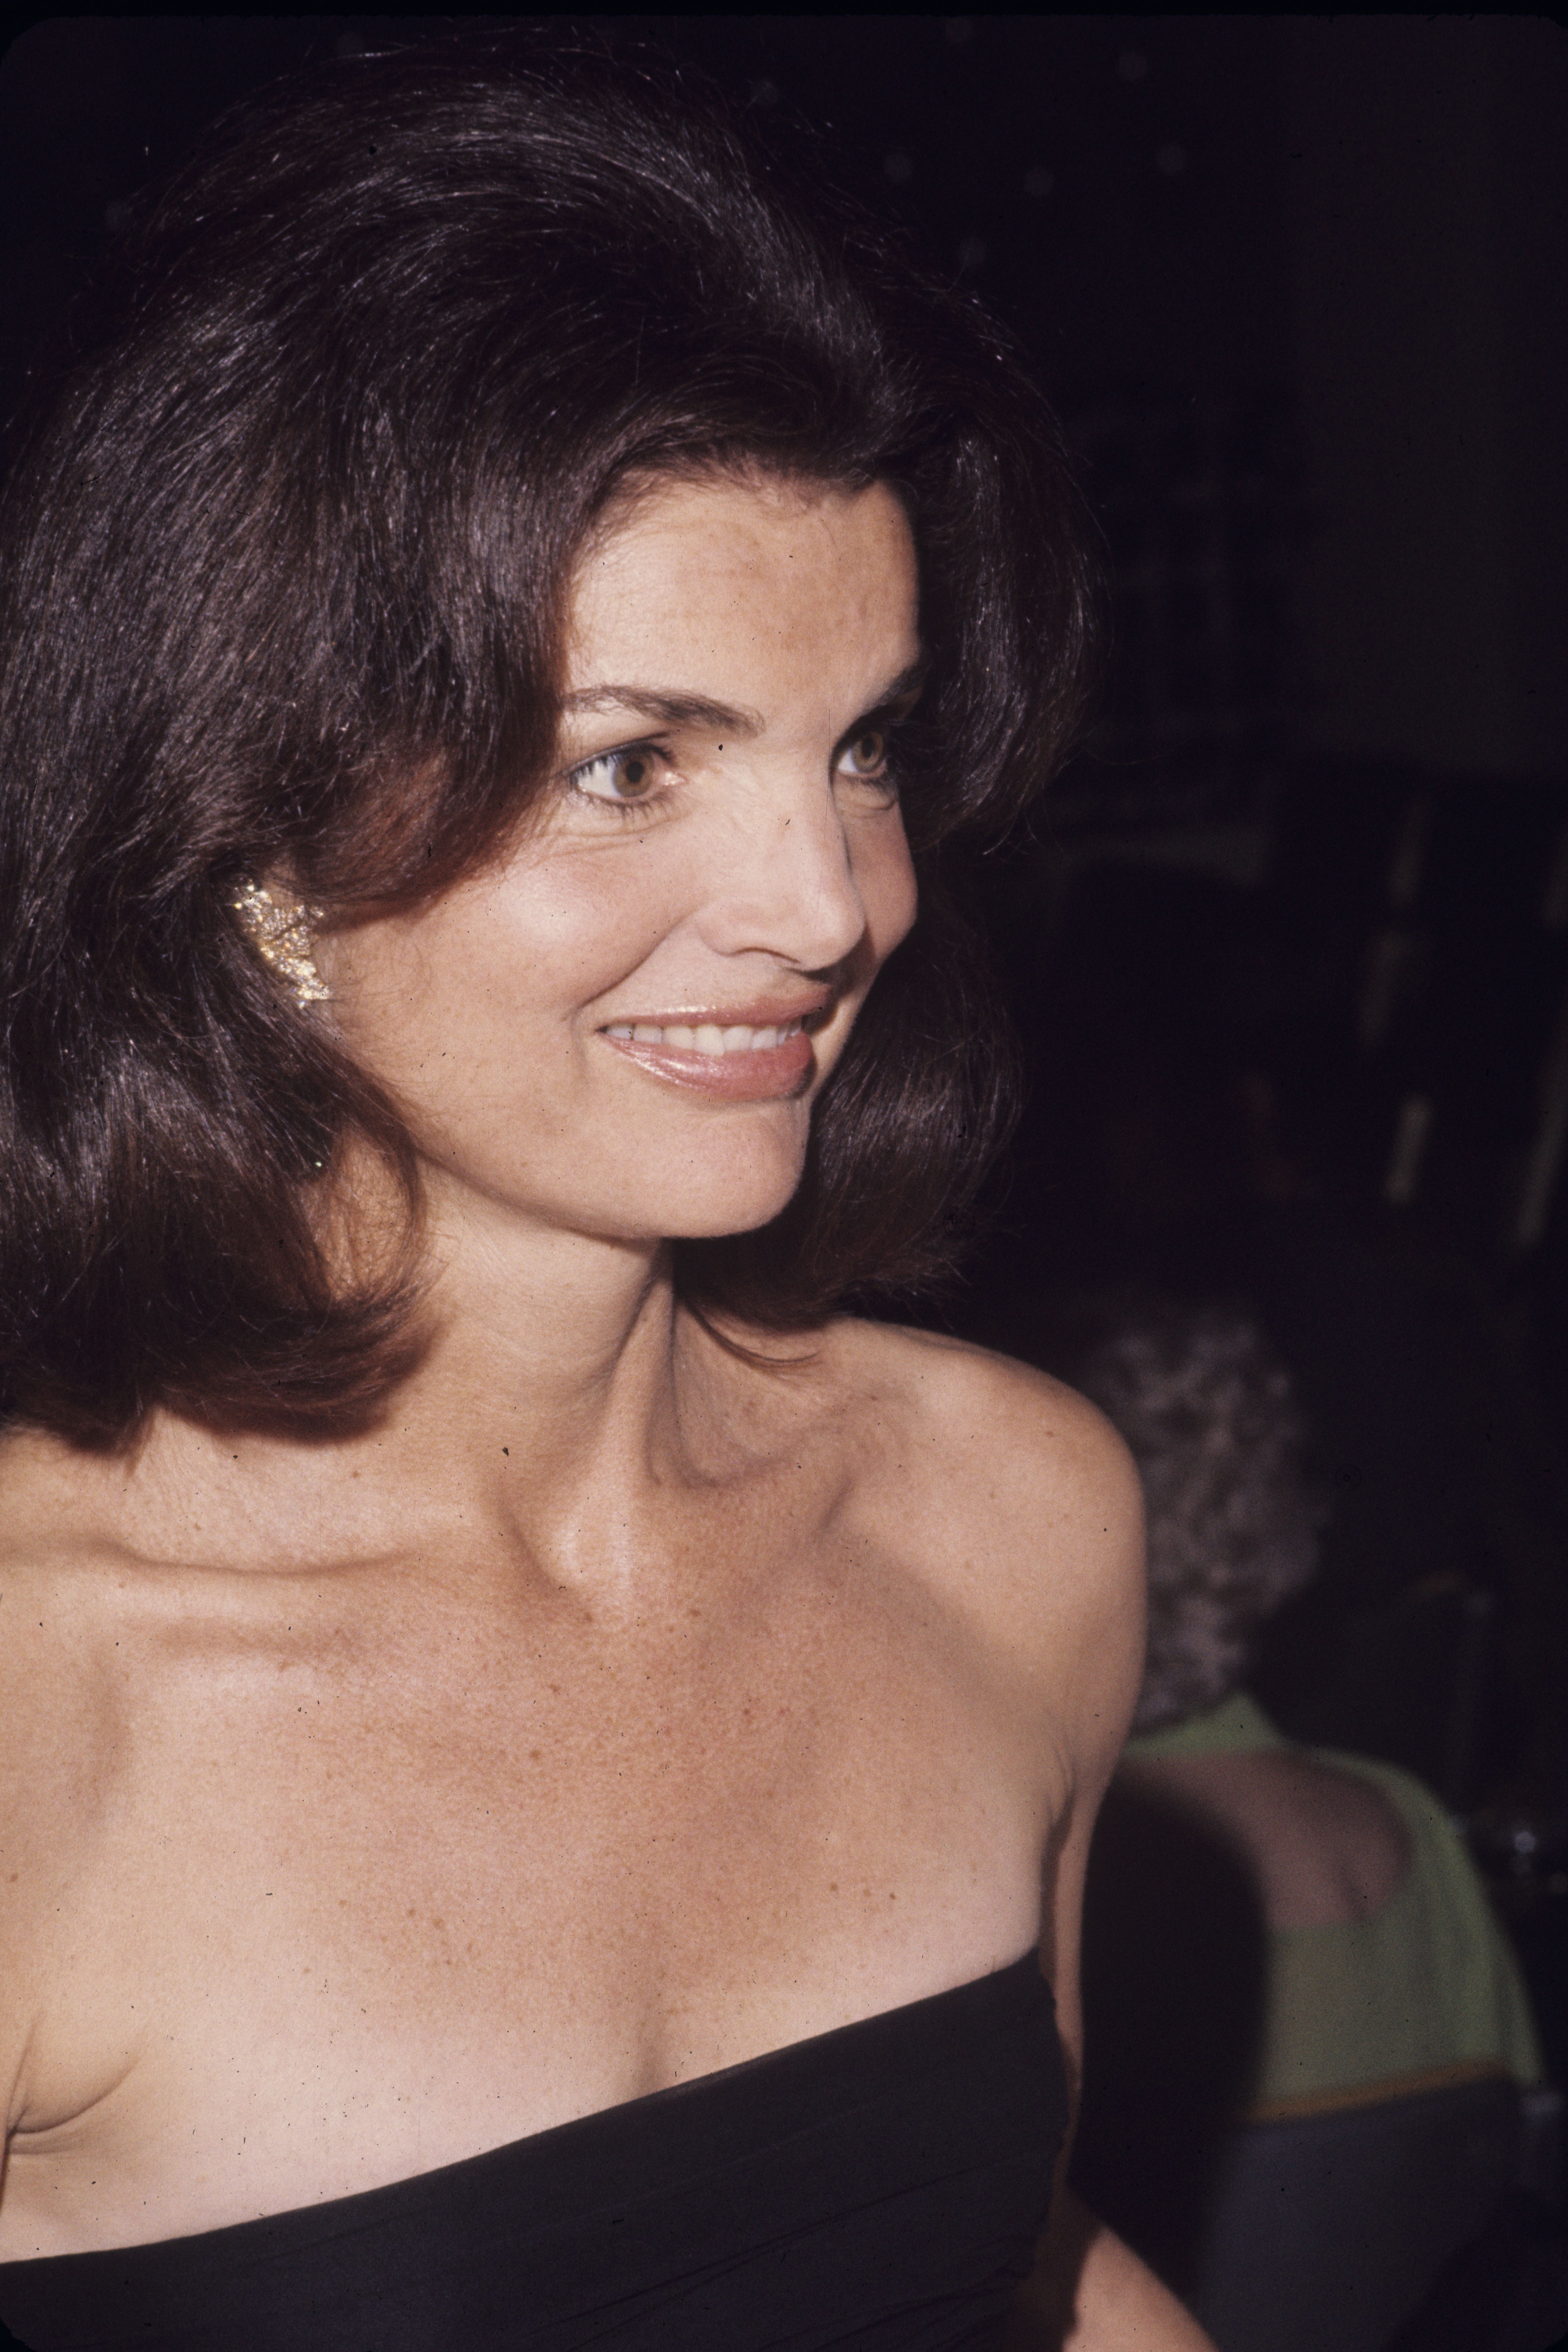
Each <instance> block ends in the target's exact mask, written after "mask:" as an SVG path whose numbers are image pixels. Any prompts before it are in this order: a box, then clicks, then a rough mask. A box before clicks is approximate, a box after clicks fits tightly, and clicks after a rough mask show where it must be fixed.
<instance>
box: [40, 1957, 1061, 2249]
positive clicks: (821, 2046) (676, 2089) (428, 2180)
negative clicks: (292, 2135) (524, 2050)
mask: <svg viewBox="0 0 1568 2352" xmlns="http://www.w3.org/2000/svg"><path fill="white" fill-rule="evenodd" d="M1031 1979H1033V1981H1034V1983H1035V1984H1036V1985H1037V1986H1038V1989H1039V1992H1040V1995H1041V1997H1042V1998H1043V1999H1045V2000H1047V2001H1050V2002H1052V2003H1053V2005H1054V1994H1053V1993H1052V1990H1051V1987H1050V1986H1049V1984H1048V1983H1047V1979H1046V1977H1045V1974H1044V1972H1043V1970H1042V1969H1041V1968H1040V1965H1039V1955H1038V1949H1037V1947H1036V1946H1035V1945H1030V1946H1029V1947H1028V1948H1027V1949H1026V1951H1023V1952H1021V1953H1020V1954H1019V1955H1018V1958H1016V1960H1010V1961H1007V1962H1005V1963H1004V1964H1003V1965H1002V1966H1000V1967H998V1968H995V1969H987V1970H986V1972H985V1974H984V1976H979V1977H969V1978H966V1979H964V1980H963V1982H962V1983H961V1984H956V1985H948V1986H946V1987H944V1988H943V1990H942V1991H940V1992H933V1993H921V1994H920V1995H918V1996H917V1998H916V1999H915V2000H909V2001H900V2003H899V2004H898V2005H897V2006H896V2007H894V2008H892V2009H882V2010H874V2011H871V2012H870V2014H869V2015H868V2016H866V2017H858V2018H852V2019H850V2021H848V2023H847V2024H845V2025H830V2026H826V2027H825V2028H824V2030H823V2031H822V2032H820V2033H809V2034H805V2035H803V2036H802V2037H801V2039H800V2040H799V2041H796V2042H780V2043H779V2044H778V2046H777V2047H776V2048H774V2049H772V2050H762V2051H758V2052H757V2053H755V2054H754V2055H753V2056H752V2057H750V2058H740V2059H737V2060H736V2061H735V2063H734V2064H733V2065H731V2066H718V2067H714V2068H712V2069H710V2071H709V2072H708V2073H707V2074H693V2075H691V2076H690V2077H689V2079H688V2080H687V2081H685V2082H678V2083H666V2084H660V2086H659V2087H658V2089H657V2090H653V2091H643V2092H639V2093H638V2094H637V2097H636V2098H632V2099H620V2100H616V2102H615V2103H614V2104H613V2105H609V2106H605V2107H592V2108H589V2109H588V2110H587V2112H586V2113H585V2114H584V2115H580V2116H568V2117H567V2119H566V2120H565V2121H564V2122H563V2123H559V2124H547V2125H545V2126H543V2128H542V2130H539V2131H536V2132H528V2133H525V2134H524V2135H523V2137H521V2139H512V2140H504V2141H502V2142H500V2144H499V2145H498V2146H497V2147H489V2148H480V2149H479V2150H478V2151H477V2152H476V2153H475V2154H474V2155H472V2156H460V2157H455V2158H452V2160H451V2161H450V2162H449V2163H447V2164H440V2165H432V2166H431V2167H429V2168H428V2169H426V2170H425V2171H423V2172H413V2173H404V2174H401V2175H400V2176H399V2177H398V2178H397V2179H394V2180H385V2181H380V2182H378V2183H377V2184H376V2185H375V2186H374V2188H370V2189H351V2190H350V2191H349V2192H348V2193H347V2194H346V2195H344V2196H342V2197H324V2198H321V2199H319V2200H316V2201H315V2202H313V2203H311V2204H309V2205H289V2206H282V2207H279V2209H278V2210H276V2211H274V2212H270V2213H258V2214H255V2215H252V2216H251V2217H250V2218H249V2219H248V2220H247V2221H223V2222H218V2223H217V2224H216V2225H215V2226H214V2227H213V2228H211V2229H206V2230H190V2231H180V2232H178V2233H177V2234H175V2235H174V2236H173V2237H167V2238H145V2239H132V2240H129V2241H126V2242H121V2243H120V2244H116V2245H112V2246H91V2247H83V2248H80V2249H79V2250H76V2251H74V2252H66V2253H60V2254H37V2255H26V2256H22V2257H19V2258H17V2259H16V2260H14V2261H12V2262H8V2263H0V2277H3V2276H4V2275H5V2274H6V2273H10V2272H20V2271H23V2270H26V2271H29V2272H37V2271H39V2270H41V2269H42V2268H43V2266H44V2265H45V2264H47V2263H62V2264H63V2263H84V2264H89V2263H95V2262H100V2261H101V2262H104V2263H116V2262H119V2263H124V2262H126V2261H128V2260H134V2259H135V2258H136V2257H139V2256H149V2257H153V2256H157V2255H161V2254H163V2253H164V2252H170V2251H172V2250H174V2249H175V2248H180V2247H188V2248H190V2249H192V2250H193V2251H194V2250H195V2249H198V2248H201V2249H207V2248H216V2247H218V2246H221V2245H227V2244H231V2243H232V2244H235V2245H239V2244H241V2243H244V2242H247V2241H250V2240H254V2239H255V2238H257V2237H258V2236H260V2235H261V2234H262V2233H265V2232H267V2231H277V2230H284V2229H289V2228H290V2227H298V2226H301V2225H303V2226H309V2225H310V2223H311V2222H320V2223H321V2225H322V2226H324V2227H328V2228H331V2227H337V2226H342V2225H344V2224H348V2223H352V2222H353V2221H359V2220H361V2219H363V2218H368V2217H369V2215H370V2213H371V2212H372V2210H374V2208H375V2207H376V2205H377V2204H378V2203H380V2204H383V2205H384V2204H387V2203H393V2202H396V2201H398V2200H412V2199H416V2198H418V2197H421V2196H424V2195H428V2196H432V2197H438V2196H440V2195H441V2194H442V2193H443V2192H444V2191H446V2190H448V2189H461V2188H462V2187H463V2186H464V2185H465V2184H466V2183H468V2182H471V2181H476V2180H478V2179H480V2178H482V2177H483V2176H485V2175H487V2174H489V2173H492V2172H494V2171H496V2170H498V2169H500V2168H506V2167H508V2166H509V2165H510V2164H513V2163H516V2162H519V2161H522V2160H525V2159H530V2158H534V2157H535V2156H536V2155H538V2154H541V2153H542V2154H543V2155H544V2156H545V2157H548V2156H550V2155H551V2154H552V2153H554V2152H556V2151H559V2150H563V2149H564V2148H565V2147H567V2146H569V2145H573V2144H577V2143H581V2142H584V2141H588V2140H591V2139H592V2138H593V2137H595V2134H597V2133H605V2132H609V2131H613V2130H615V2129H616V2128H633V2129H635V2127H636V2126H637V2124H639V2123H642V2122H646V2121H647V2120H649V2119H650V2118H651V2117H652V2116H654V2114H655V2112H656V2111H657V2110H658V2109H660V2108H663V2107H677V2106H679V2105H682V2104H684V2103H685V2102H688V2101H689V2100H692V2099H694V2098H697V2097H700V2095H703V2094H704V2093H716V2092H719V2091H721V2089H722V2088H723V2087H724V2086H727V2085H731V2084H737V2083H739V2082H741V2081H742V2080H744V2079H745V2078H748V2077H755V2076H756V2075H758V2074H780V2073H784V2072H786V2071H789V2070H790V2069H792V2068H793V2067H795V2066H803V2067H809V2066H810V2065H811V2063H812V2062H813V2061H814V2060H816V2058H818V2057H819V2056H820V2055H821V2054H822V2053H824V2052H826V2051H829V2050H830V2049H831V2047H832V2046H833V2045H835V2044H837V2045H838V2046H839V2047H841V2048H842V2047H843V2046H844V2045H845V2044H846V2043H847V2042H849V2041H852V2040H853V2041H863V2040H874V2039H876V2038H877V2036H878V2033H879V2032H881V2033H884V2034H894V2033H898V2032H900V2031H903V2030H906V2029H910V2028H913V2029H915V2030H917V2031H918V2029H919V2028H920V2027H921V2025H923V2024H925V2023H927V2022H928V2021H930V2020H931V2018H932V2017H933V2016H934V2014H935V2013H936V2012H939V2011H942V2010H943V2009H944V2008H946V2007H954V2008H957V2007H960V2006H962V2005H963V2003H964V2002H965V2001H969V2002H973V2001H974V2000H977V1999H984V1998H986V1997H987V1996H990V1997H996V1996H998V1995H1000V1996H1002V1997H1004V1998H1005V1997H1010V1996H1011V1995H1012V1994H1013V1993H1014V1991H1015V1990H1018V1991H1023V1992H1025V1993H1026V1992H1027V1991H1028V1990H1029V1987H1030V1980H1031Z"/></svg>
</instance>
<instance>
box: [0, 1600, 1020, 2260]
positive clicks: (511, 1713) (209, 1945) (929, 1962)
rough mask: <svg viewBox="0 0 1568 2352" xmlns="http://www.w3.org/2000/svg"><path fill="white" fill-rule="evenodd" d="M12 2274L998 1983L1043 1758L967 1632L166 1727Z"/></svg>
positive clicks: (652, 1638)
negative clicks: (24, 2262)
mask: <svg viewBox="0 0 1568 2352" xmlns="http://www.w3.org/2000/svg"><path fill="white" fill-rule="evenodd" d="M121 1745H122V1753H121V1763H120V1768H119V1769H118V1772H117V1774H116V1776H115V1783H114V1787H113V1789H112V1790H111V1792H110V1796H109V1797H108V1799H107V1801H106V1803H105V1807H104V1811H103V1818H102V1821H101V1822H100V1827H99V1832H98V1834H97V1835H96V1836H95V1838H94V1839H93V1841H92V1843H91V1848H90V1854H89V1864H88V1866H87V1868H86V1871H85V1873H84V1874H83V1876H82V1879H81V1880H80V1882H79V1886H78V1889H77V1899H76V1901H75V1902H74V1903H73V1906H72V1912H73V1916H72V1917H71V1918H70V1919H68V1920H67V1921H65V1922H64V1923H63V1928H62V1932H61V1933H60V1935H59V1936H58V1939H57V1941H56V1943H55V1945H54V1947H53V1948H52V1951H51V1955H50V1965H49V1968H48V1971H47V1985H45V1986H44V1987H43V1988H42V1989H41V2007H42V2013H41V2015H40V2018H39V2021H38V2023H39V2030H38V2032H37V2035H36V2037H35V2040H36V2046H37V2051H38V2053H39V2057H38V2063H37V2066H36V2068H35V2070H34V2073H33V2075H32V2078H31V2080H30V2082H29V2084H28V2086H27V2088H28V2106H27V2111H26V2115H25V2116H24V2117H23V2124H24V2128H23V2129H22V2130H21V2132H19V2133H18V2135H17V2136H16V2138H15V2139H14V2141H13V2143H12V2163H11V2170H10V2177H9V2179H8V2182H7V2191H6V2197H5V2203H4V2206H0V2256H5V2255H19V2254H23V2253H31V2252H43V2251H49V2250H53V2249H57V2248H58V2249H63V2248H64V2247H65V2246H67V2245H70V2246H81V2245H85V2244H93V2243H102V2244H112V2243H116V2242H126V2241H127V2240H128V2239H137V2238H147V2237H152V2236H158V2235H164V2234H177V2233H180V2232H182V2231H189V2230H193V2229H199V2228H207V2227H214V2226H220V2225H221V2224H222V2223H224V2222H226V2221H236V2220H240V2219H245V2218H249V2217H250V2216H251V2215H252V2214H255V2213H260V2212H266V2211H275V2210H284V2209H286V2208H288V2207H289V2206H293V2205H299V2204H303V2203H309V2202H312V2201H315V2200H319V2199H321V2198H327V2197H333V2196H340V2195H344V2194H348V2193H352V2192H353V2190H355V2189H361V2188H366V2187H371V2186H374V2185H376V2184H377V2183H378V2182H381V2181H384V2180H388V2179H399V2178H403V2177H405V2176H407V2175H409V2174H412V2173H415V2172H417V2171H420V2170H424V2169H427V2168H430V2167H432V2166H434V2165H438V2164H441V2163H446V2162H450V2161H454V2160H457V2159H458V2158H461V2157H463V2156H467V2155H469V2154H472V2153H474V2152H476V2151H477V2150H478V2149H479V2148H481V2147H493V2146H497V2145H500V2144H502V2143H503V2142H505V2141H508V2140H510V2139H514V2138H520V2137H525V2136H526V2135H528V2134H529V2133H531V2132H534V2131H538V2130H542V2129H545V2128H548V2127H549V2126H551V2125H552V2124H556V2123H559V2122H562V2121H564V2120H567V2119H568V2118H569V2117H571V2116H575V2115H579V2114H583V2113H587V2112H591V2111H593V2110H595V2109H597V2108H600V2107H604V2106H607V2105H615V2104H616V2103H618V2102H619V2101H621V2100H624V2099H626V2098H630V2097H634V2096H637V2095H639V2094H641V2093H643V2092H645V2091H647V2090H650V2089H654V2088H657V2087H658V2086H659V2085H661V2084H664V2083H667V2082H673V2081H678V2080H682V2079H689V2078H690V2077H691V2076H694V2075H697V2074H704V2073H707V2072H710V2071H711V2070H712V2069H714V2068H716V2067H720V2066H723V2065H727V2064H731V2063H735V2062H737V2061H738V2060H740V2059H742V2058H744V2057H747V2056H750V2055H753V2054H755V2053H757V2052H759V2051H762V2050H765V2049H771V2048H774V2047H778V2046H781V2045H782V2044H784V2043H786V2042H791V2041H795V2040H798V2039H800V2038H802V2037H804V2036H805V2035H806V2034H809V2033H812V2032H820V2031H824V2030H826V2029H827V2028H828V2027H831V2026H832V2025H835V2024H838V2023H841V2022H844V2021H847V2020H848V2019H850V2018H853V2017H855V2016H859V2015H865V2014H868V2013H870V2012H871V2011H876V2010H878V2009H881V2008H886V2007H890V2006H894V2005H896V2004H897V2003H898V2002H900V2001H901V2000H912V1999H916V1998H919V1997H920V1996H921V1994H923V1993H926V1992H928V1991H932V1990H940V1989H942V1987H943V1986H945V1985H948V1984H951V1983H956V1982H959V1981H962V1980H963V1979H965V1978H967V1977H971V1976H974V1975H978V1974H981V1973H983V1972H984V1970H986V1969H989V1968H992V1967H994V1966H995V1965H997V1964H998V1963H999V1962H1001V1961H1005V1960H1007V1959H1010V1958H1014V1957H1016V1954H1017V1953H1018V1952H1019V1951H1021V1950H1022V1949H1024V1948H1025V1947H1026V1945H1027V1944H1028V1943H1029V1942H1030V1941H1031V1940H1032V1938H1033V1937H1034V1936H1035V1934H1036V1932H1037V1915H1038V1906H1039V1855H1040V1853H1041V1850H1042V1846H1043V1844H1044V1843H1045V1839H1046V1837H1047V1833H1048V1829H1049V1825H1050V1812H1051V1805H1052V1791H1051V1790H1050V1788H1049V1786H1048V1785H1047V1777H1046V1775H1045V1773H1044V1771H1043V1769H1042V1766H1041V1753H1042V1749H1041V1748H1039V1747H1037V1744H1036V1743H1035V1742H1034V1741H1032V1740H1031V1739H1030V1738H1029V1736H1028V1727H1026V1725H1025V1724H1023V1723H1022V1722H1021V1721H1020V1719H1019V1718H1018V1716H1017V1713H1016V1709H1014V1708H1012V1707H1011V1706H1009V1705H1007V1704H1005V1702H1004V1699H1003V1697H1002V1695H1001V1694H1000V1693H999V1691H998V1689H997V1688H996V1687H995V1686H994V1684H993V1683H992V1682H991V1681H990V1680H989V1679H988V1676H987V1675H986V1673H985V1672H984V1668H983V1666H982V1665H981V1664H979V1663H978V1662H977V1661H976V1659H975V1657H974V1656H973V1654H971V1652H970V1651H969V1650H968V1649H967V1648H966V1647H965V1644H964V1643H963V1641H962V1639H960V1638H959V1637H958V1636H957V1634H956V1633H955V1632H954V1630H953V1629H952V1627H949V1626H947V1625H944V1624H943V1623H942V1622H940V1621H933V1620H932V1619H931V1617H930V1615H929V1613H926V1614H922V1613H921V1612H908V1613H905V1614H903V1615H900V1612H899V1610H898V1609H897V1608H895V1607H890V1606H889V1604H888V1602H887V1600H886V1596H885V1595H883V1596H879V1598H878V1600H877V1601H876V1603H875V1604H874V1605H866V1604H863V1603H858V1602H854V1601H849V1600H847V1599H846V1598H845V1597H844V1596H843V1595H842V1594H840V1595H839V1596H838V1597H837V1598H836V1599H833V1600H829V1599H827V1598H826V1597H825V1594H824V1591H823V1590H822V1589H821V1588H820V1587H817V1588H811V1587H809V1586H807V1587H804V1588H803V1589H802V1591H800V1592H799V1593H797V1594H796V1595H795V1597H794V1598H793V1599H792V1600H791V1601H789V1603H788V1605H781V1606H778V1607H774V1608H773V1609H771V1610H769V1611H767V1612H762V1613H761V1614H760V1615H759V1614H757V1613H756V1612H752V1615H751V1616H750V1617H748V1616H747V1615H746V1614H745V1613H744V1612H742V1614H741V1615H740V1616H738V1617H737V1618H736V1619H734V1620H733V1621H731V1622H726V1621H725V1620H724V1619H723V1618H722V1616H721V1617H720V1618H719V1619H718V1620H717V1621H715V1620H713V1619H711V1618H710V1617H709V1616H708V1615H707V1614H705V1613H704V1612H697V1613H696V1614H695V1615H693V1616H690V1617H688V1618H686V1619H682V1618H681V1617H680V1616H679V1614H678V1613H672V1612H663V1613H662V1614H661V1615H660V1617H659V1618H658V1622H636V1621H635V1620H633V1621H630V1622H627V1621H626V1620H619V1619H618V1620H616V1622H595V1621H593V1620H591V1619H590V1620H586V1621H585V1620H584V1618H583V1617H582V1615H581V1613H580V1612H579V1613H577V1614H575V1615H574V1614H573V1613H572V1612H559V1613H558V1614H557V1615H556V1616H555V1617H553V1618H552V1617H550V1616H549V1615H548V1614H545V1615H542V1616H536V1617H535V1618H534V1619H533V1620H531V1621H528V1620H523V1621H517V1622H496V1621H492V1620H486V1619H484V1618H481V1617H475V1616H460V1617H458V1618H455V1619H454V1620H453V1621H452V1622H450V1623H449V1624H448V1625H447V1627H446V1628H445V1629H444V1632H442V1631H437V1630H436V1629H426V1634H425V1637H424V1639H423V1640H422V1642H421V1643H420V1644H418V1645H416V1648H411V1647H410V1645H409V1643H407V1642H406V1641H399V1642H395V1643H387V1644H384V1645H380V1646H378V1645H377V1644H376V1643H374V1642H366V1643H360V1644H358V1645H357V1646H351V1647H350V1648H349V1649H348V1650H346V1651H345V1650H344V1649H343V1648H342V1645H339V1646H338V1647H337V1648H332V1647H329V1648H328V1649H327V1650H325V1651H324V1652H321V1653H320V1654H313V1653H312V1651H311V1650H310V1647H309V1646H308V1645H307V1646H306V1647H304V1648H303V1649H301V1650H300V1652H299V1653H297V1654H295V1653H289V1652H288V1651H284V1652H282V1653H279V1654H265V1653H264V1654H260V1655H256V1656H243V1657H241V1656H234V1657H229V1658H227V1659H226V1660H225V1659H222V1658H216V1659H215V1658H214V1657H212V1656H207V1657H205V1658H203V1659H200V1660H196V1661H193V1662H192V1663H191V1664H189V1665H188V1666H187V1667H185V1668H184V1669H183V1670H182V1671H181V1672H180V1673H178V1674H175V1675H171V1676H168V1677H166V1678H165V1679H164V1680H163V1683H162V1684H161V1685H158V1686H157V1687H155V1688H153V1689H150V1690H149V1691H148V1692H147V1693H146V1694H145V1695H143V1696H141V1697H137V1696H134V1695H133V1696H132V1699H131V1701H130V1703H129V1706H128V1719H127V1724H126V1728H125V1732H124V1736H123V1740H122V1744H121Z"/></svg>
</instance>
